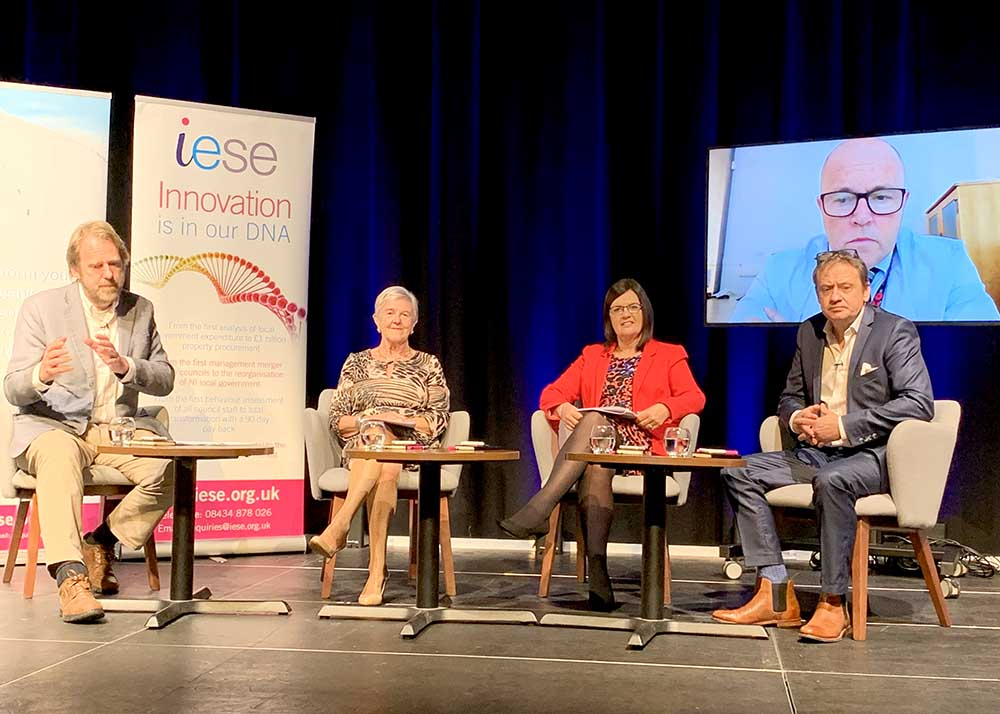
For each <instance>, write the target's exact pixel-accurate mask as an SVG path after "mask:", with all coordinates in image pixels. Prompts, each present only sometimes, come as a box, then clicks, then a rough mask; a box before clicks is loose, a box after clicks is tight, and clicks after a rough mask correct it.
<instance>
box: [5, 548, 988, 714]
mask: <svg viewBox="0 0 1000 714" xmlns="http://www.w3.org/2000/svg"><path fill="white" fill-rule="evenodd" d="M366 561H367V551H362V550H347V551H344V553H342V554H341V555H340V556H339V557H338V561H337V564H338V566H339V567H338V569H337V574H336V579H335V581H334V592H333V598H332V601H336V602H353V601H355V600H356V598H357V595H358V593H359V592H360V590H361V587H362V585H363V583H364V579H365V577H366V573H365V572H364V571H363V570H362V567H363V566H364V564H365V563H366ZM405 563H406V553H405V552H404V551H402V550H398V549H392V550H391V551H390V555H389V564H390V567H391V568H392V573H391V578H390V581H389V584H388V588H387V591H386V601H387V603H389V604H396V605H403V604H413V601H414V597H415V595H414V588H413V585H412V584H408V583H407V580H406V574H405ZM720 566H721V561H720V560H717V559H688V558H675V559H674V561H673V574H674V582H673V592H674V607H675V616H676V617H678V618H680V619H689V620H699V619H700V620H705V619H708V613H709V612H710V611H711V610H712V609H714V608H717V607H720V606H726V605H735V604H737V603H739V602H741V601H742V600H743V599H744V597H745V596H746V594H747V593H748V592H749V589H750V588H751V587H752V582H753V575H752V573H746V574H744V576H743V579H742V581H741V582H733V581H728V580H726V579H725V578H724V577H723V576H722V575H721V573H720ZM319 567H320V561H319V558H318V557H316V556H313V555H311V554H306V555H271V556H252V557H234V558H231V559H229V560H227V561H226V562H224V563H218V562H215V561H213V560H209V559H198V561H197V564H196V568H195V583H196V586H203V585H207V586H209V587H210V588H211V589H212V591H213V593H214V595H215V596H216V597H236V598H256V599H265V598H277V599H284V600H286V601H288V602H289V603H290V604H291V607H292V610H293V612H292V613H291V615H289V616H263V615H262V616H241V617H234V616H225V617H224V616H208V615H198V616H193V617H186V618H182V619H181V620H179V621H177V622H175V623H173V624H171V625H170V626H169V627H167V628H166V629H163V630H157V631H153V630H145V629H144V628H143V623H144V622H145V620H146V617H147V616H146V615H142V614H124V613H109V614H108V616H107V617H106V619H105V620H104V621H103V622H101V623H97V624H92V625H67V624H63V623H62V622H61V621H60V620H59V618H58V615H57V600H56V593H55V586H54V583H53V582H52V581H51V580H50V579H49V578H48V575H47V574H46V573H45V572H44V570H43V569H41V568H40V569H39V573H38V585H37V587H36V594H35V597H34V599H33V600H23V599H22V598H21V594H20V587H21V583H22V581H23V578H24V569H23V567H19V568H18V569H17V572H16V574H15V577H14V582H13V583H12V584H11V585H10V586H5V587H2V588H0V604H2V608H0V641H2V643H3V648H2V652H0V712H45V713H46V714H48V713H55V712H72V713H73V714H85V713H88V712H94V713H95V714H96V713H100V714H107V713H108V712H116V713H117V712H123V713H125V712H151V713H153V712H155V713H162V714H167V713H181V712H205V713H206V714H225V713H227V712H238V713H240V714H247V713H250V712H253V713H257V712H371V713H376V712H409V711H413V712H461V713H462V714H488V713H492V712H531V713H532V714H543V713H546V712H578V713H580V714H583V713H585V712H587V713H589V712H614V713H615V714H623V713H624V712H665V711H679V712H681V711H683V712H686V711H699V712H737V711H740V712H751V714H765V713H769V712H798V713H799V714H802V713H803V712H854V711H857V712H861V711H865V712H869V711H877V712H880V713H889V712H907V713H912V712H961V714H973V713H975V712H991V713H992V712H996V711H997V710H998V706H1000V705H998V702H1000V576H998V577H995V578H993V579H989V580H985V579H981V578H975V577H970V576H965V577H964V578H961V580H960V582H961V585H962V588H963V590H962V594H961V596H960V597H959V598H958V599H954V600H948V606H949V608H950V609H951V613H952V617H953V619H954V622H955V626H954V627H952V628H951V629H942V628H940V627H938V626H937V625H936V618H935V616H934V610H933V607H932V606H931V603H930V599H929V598H928V597H927V594H926V592H925V591H924V590H923V589H922V588H923V581H922V580H921V579H920V578H919V577H899V576H889V575H879V574H874V575H873V576H872V577H871V580H870V587H871V591H870V599H871V615H870V622H869V628H868V640H867V641H866V642H854V641H852V640H845V641H844V642H841V643H838V644H833V645H819V644H807V643H804V642H800V641H799V640H798V637H797V635H796V632H795V631H784V630H781V631H779V630H774V629H769V634H770V638H769V639H768V640H743V639H728V638H725V639H724V638H715V637H699V636H688V635H670V636H661V637H657V638H656V639H654V640H653V641H652V643H650V644H649V645H648V646H647V647H646V648H645V650H639V651H632V650H628V649H626V646H625V645H626V642H627V640H628V634H627V633H625V632H615V631H598V630H582V629H565V628H556V627H540V626H539V627H536V626H530V625H483V624H475V625H473V624H451V623H446V624H437V625H434V626H432V627H430V628H428V629H427V630H425V631H424V632H423V633H422V634H421V635H420V636H419V637H418V638H416V639H413V640H403V639H401V638H400V637H399V631H400V623H398V622H370V621H367V622H363V621H357V620H319V619H317V616H316V615H317V612H318V611H319V609H320V607H322V605H323V604H324V603H323V601H321V600H320V597H319V590H320V581H319V572H320V571H319ZM455 567H456V570H457V571H458V572H457V580H458V595H457V597H456V598H454V604H455V605H456V606H462V607H486V608H523V609H530V610H533V611H535V612H536V613H537V614H539V615H541V614H542V613H545V612H581V611H584V610H585V607H586V590H585V585H581V584H578V583H577V582H576V580H575V578H574V577H573V576H572V575H571V573H572V572H573V561H572V559H571V557H570V556H569V555H561V556H559V557H557V559H556V568H557V577H554V578H553V581H552V589H551V592H552V596H551V598H550V599H549V600H548V601H546V600H541V599H539V598H537V597H536V596H535V592H536V591H537V587H538V577H537V573H538V571H539V569H540V567H541V563H540V561H536V560H535V559H534V558H533V557H530V556H529V555H528V554H524V553H511V552H488V551H458V552H456V553H455ZM117 570H118V573H119V577H120V578H121V580H122V596H126V597H145V596H147V595H148V591H147V588H146V585H145V572H144V566H143V564H142V563H140V562H128V563H121V564H119V565H118V568H117ZM611 573H612V577H614V578H615V580H616V583H615V588H616V595H617V597H618V599H619V600H620V601H621V603H622V607H621V608H620V609H619V610H618V611H617V612H616V613H615V614H616V615H618V616H623V617H624V616H628V615H637V614H638V608H639V598H638V573H639V559H638V557H634V556H625V557H612V558H611ZM793 576H794V577H795V579H796V581H797V582H799V584H800V585H801V586H803V587H801V589H800V592H801V594H800V600H802V601H803V609H804V610H806V611H811V610H812V607H813V605H814V604H815V600H816V594H817V588H816V585H817V584H818V582H819V577H818V573H814V572H812V571H811V570H809V569H808V566H805V565H803V566H802V567H800V568H796V569H795V570H794V573H793ZM161 578H162V580H163V583H164V586H165V590H164V593H163V594H164V595H165V594H166V585H167V583H169V563H167V562H161ZM442 587H443V580H442Z"/></svg>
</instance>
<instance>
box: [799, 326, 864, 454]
mask: <svg viewBox="0 0 1000 714" xmlns="http://www.w3.org/2000/svg"><path fill="white" fill-rule="evenodd" d="M864 314H865V311H864V309H863V308H862V310H861V312H859V313H858V316H857V317H856V318H854V322H852V323H851V324H850V325H849V326H848V327H847V329H846V330H844V344H842V345H841V344H840V343H839V342H838V341H837V337H836V335H835V334H834V332H833V325H832V324H830V321H829V320H827V322H826V325H825V326H824V327H823V333H824V334H825V335H826V344H825V345H824V346H823V367H822V374H821V383H820V384H821V386H820V395H819V398H820V401H821V402H822V403H824V404H826V406H827V408H828V409H829V410H830V411H831V412H833V413H834V414H836V415H837V417H838V419H837V425H838V427H839V429H840V438H839V439H838V440H836V441H832V442H830V443H829V444H826V446H845V445H847V444H848V443H849V442H848V441H847V432H845V431H844V420H843V416H844V415H845V414H847V382H848V379H849V378H850V370H851V353H853V352H854V343H855V341H856V340H857V337H858V326H859V325H860V324H861V318H862V317H863V316H864ZM800 411H802V410H801V409H799V410H796V411H795V412H793V413H792V417H791V419H789V420H788V421H789V426H790V427H791V429H792V431H793V432H795V433H796V434H798V433H799V431H798V429H796V428H795V419H796V417H798V415H799V412H800Z"/></svg>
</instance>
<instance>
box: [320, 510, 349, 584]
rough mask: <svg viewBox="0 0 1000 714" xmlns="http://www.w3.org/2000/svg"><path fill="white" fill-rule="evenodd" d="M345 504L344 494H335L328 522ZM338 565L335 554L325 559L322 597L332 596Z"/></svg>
mask: <svg viewBox="0 0 1000 714" xmlns="http://www.w3.org/2000/svg"><path fill="white" fill-rule="evenodd" d="M343 505H344V498H343V497H342V496H334V497H333V499H332V500H331V501H330V519H329V521H328V522H327V525H329V524H330V523H331V522H332V521H333V518H334V516H336V515H337V511H339V510H340V509H341V507H342V506H343ZM336 565H337V556H336V555H334V556H333V557H332V558H326V559H325V560H324V561H323V571H322V575H323V587H322V589H321V590H320V597H321V598H322V599H324V600H326V599H327V598H328V597H330V593H331V592H332V591H333V570H334V568H335V567H336Z"/></svg>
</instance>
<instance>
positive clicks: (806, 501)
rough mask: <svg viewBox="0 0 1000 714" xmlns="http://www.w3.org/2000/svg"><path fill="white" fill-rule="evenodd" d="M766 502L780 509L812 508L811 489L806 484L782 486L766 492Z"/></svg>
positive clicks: (810, 486) (809, 485)
mask: <svg viewBox="0 0 1000 714" xmlns="http://www.w3.org/2000/svg"><path fill="white" fill-rule="evenodd" d="M767 502H768V503H770V504H771V505H772V506H780V507H782V508H812V502H813V487H812V485H811V484H808V483H796V484H793V485H791V486H782V487H781V488H776V489H774V490H773V491H768V492H767Z"/></svg>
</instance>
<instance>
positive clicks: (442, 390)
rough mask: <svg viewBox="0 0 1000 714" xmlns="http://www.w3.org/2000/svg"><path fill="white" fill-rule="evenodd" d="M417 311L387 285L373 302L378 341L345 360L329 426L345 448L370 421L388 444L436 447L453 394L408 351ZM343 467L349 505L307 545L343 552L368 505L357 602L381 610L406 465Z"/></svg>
mask: <svg viewBox="0 0 1000 714" xmlns="http://www.w3.org/2000/svg"><path fill="white" fill-rule="evenodd" d="M417 309H418V305H417V298H416V296H414V295H413V293H411V292H410V291H409V290H407V289H406V288H402V287H399V286H393V287H389V288H386V289H385V290H383V291H382V292H381V293H380V294H379V296H378V297H377V298H376V299H375V314H374V315H373V316H372V318H373V319H374V321H375V327H376V329H377V330H378V332H379V334H380V335H381V340H380V341H379V344H378V345H377V346H376V347H373V348H372V349H368V350H365V351H363V352H355V353H352V354H350V355H348V357H347V361H346V362H344V366H343V368H342V369H341V371H340V381H339V382H338V383H337V393H336V396H335V397H334V398H333V400H332V402H331V404H330V429H331V430H332V431H333V433H334V435H335V436H336V437H337V438H338V439H340V441H341V442H342V443H343V444H344V446H345V448H351V447H354V446H358V445H359V444H360V440H361V435H360V432H359V425H360V423H361V421H362V420H363V419H366V418H370V419H377V420H379V421H381V422H382V423H383V424H384V425H385V428H384V437H385V440H386V442H391V441H394V440H396V439H413V440H415V441H417V442H418V443H420V444H425V445H428V446H434V445H436V444H437V443H438V442H439V440H440V438H441V435H442V434H443V433H444V430H445V428H446V427H447V426H448V412H449V394H448V385H447V384H446V383H445V379H444V372H443V370H442V369H441V363H440V362H439V361H438V359H437V357H435V356H434V355H431V354H427V353H426V352H420V351H418V350H415V349H413V348H412V347H410V341H409V340H410V334H411V333H412V332H413V326H414V325H415V324H416V322H417ZM344 462H345V463H344V465H345V466H349V467H350V471H351V474H350V479H349V482H348V491H347V496H346V498H345V502H344V505H343V506H342V507H341V509H340V511H338V513H337V515H336V516H335V517H334V519H333V520H332V521H331V522H330V525H329V526H327V527H326V530H324V531H323V533H321V534H320V535H318V536H316V537H314V538H312V539H310V541H309V547H310V548H311V549H312V550H313V551H314V552H316V553H320V554H322V555H324V556H326V557H328V558H329V557H331V556H333V555H334V554H335V553H337V552H338V551H339V550H341V549H342V548H343V547H344V546H345V545H346V544H347V533H348V531H349V529H350V526H351V520H352V519H353V518H354V514H355V513H356V512H357V510H358V508H359V507H360V506H361V503H362V502H363V501H367V502H368V517H369V524H368V525H369V535H370V538H371V547H370V550H369V560H368V581H367V582H366V583H365V586H364V589H363V590H362V591H361V595H360V596H359V597H358V602H359V603H360V604H362V605H380V604H381V603H382V594H383V593H384V592H385V583H386V580H387V579H388V568H387V567H386V564H385V546H386V538H387V536H388V531H389V521H390V520H391V518H392V514H393V512H394V511H395V510H396V486H397V482H398V481H399V473H400V469H401V466H400V464H380V463H378V462H377V461H373V460H371V459H353V460H349V459H347V458H346V457H345V459H344Z"/></svg>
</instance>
